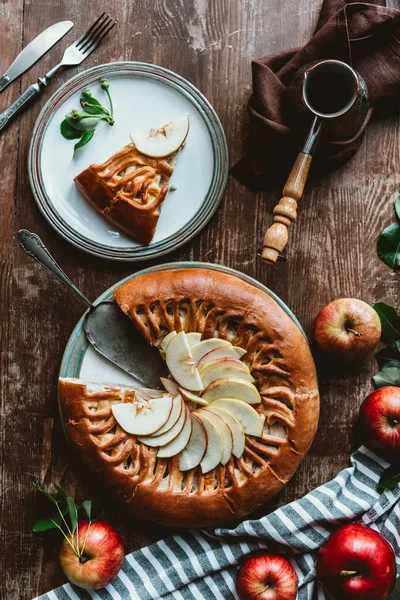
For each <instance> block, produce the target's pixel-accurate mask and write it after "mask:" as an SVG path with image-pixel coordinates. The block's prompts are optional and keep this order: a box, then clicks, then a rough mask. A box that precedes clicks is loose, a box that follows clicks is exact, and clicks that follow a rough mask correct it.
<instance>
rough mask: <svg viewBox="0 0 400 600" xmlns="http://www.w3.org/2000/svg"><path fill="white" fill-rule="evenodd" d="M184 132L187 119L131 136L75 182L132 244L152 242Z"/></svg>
mask: <svg viewBox="0 0 400 600" xmlns="http://www.w3.org/2000/svg"><path fill="white" fill-rule="evenodd" d="M188 130H189V120H188V118H187V117H182V118H181V119H177V120H176V121H173V122H172V123H169V124H167V125H165V126H164V127H162V128H160V129H151V130H150V131H148V132H137V133H135V134H132V143H131V144H128V145H127V146H125V148H123V149H122V150H121V151H120V152H117V153H116V154H113V156H111V157H110V158H109V159H108V160H106V161H105V162H104V163H101V164H93V165H90V166H89V167H88V168H87V169H85V170H84V171H82V173H80V174H79V175H77V176H76V177H75V184H76V186H77V187H78V189H79V191H80V192H81V193H82V195H83V197H84V198H86V200H88V201H89V202H90V203H91V204H92V205H93V206H94V208H95V209H96V210H97V211H98V212H100V213H101V214H102V215H103V216H104V217H105V218H106V219H108V220H109V221H111V222H112V223H113V224H114V225H116V226H117V227H118V228H119V229H122V231H124V232H125V233H127V234H128V235H129V236H130V237H133V238H134V239H135V240H138V241H139V242H142V243H144V244H148V243H150V242H151V241H152V239H153V237H154V233H155V230H156V227H157V223H158V219H159V217H160V207H161V205H162V203H163V202H164V200H165V198H166V196H167V193H168V189H169V184H168V182H169V179H170V177H171V175H172V173H173V172H174V166H175V162H176V156H177V153H178V152H179V150H180V149H181V147H182V146H183V144H184V142H185V139H186V136H187V133H188Z"/></svg>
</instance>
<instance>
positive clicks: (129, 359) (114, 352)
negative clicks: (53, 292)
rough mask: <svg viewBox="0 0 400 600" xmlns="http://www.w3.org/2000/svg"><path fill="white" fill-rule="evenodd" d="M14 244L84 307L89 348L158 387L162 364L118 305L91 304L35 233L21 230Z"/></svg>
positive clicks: (163, 372)
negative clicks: (70, 291)
mask: <svg viewBox="0 0 400 600" xmlns="http://www.w3.org/2000/svg"><path fill="white" fill-rule="evenodd" d="M18 241H19V244H20V246H21V248H22V250H23V251H24V252H26V254H28V256H31V257H32V258H34V259H35V260H37V261H38V262H39V263H40V264H41V265H42V266H43V267H45V268H46V269H48V270H49V271H50V272H51V273H52V274H53V275H55V276H56V277H57V278H58V279H59V280H60V281H62V282H63V283H65V285H67V286H68V287H69V288H70V289H71V290H72V291H73V292H75V294H76V295H77V296H79V298H80V299H81V300H82V302H84V303H85V304H86V306H87V307H88V310H87V312H86V314H85V316H84V328H85V332H86V336H87V339H88V341H89V342H90V344H91V345H92V346H93V348H94V349H95V350H97V352H99V353H100V354H102V355H103V356H105V357H106V358H108V360H110V361H111V362H113V363H114V364H116V365H117V366H118V367H120V368H121V369H123V370H124V371H126V372H127V373H129V374H130V375H133V377H135V378H136V379H138V380H139V381H140V383H142V384H143V385H145V386H147V387H153V388H154V387H159V386H160V376H165V375H166V374H167V370H166V366H165V363H164V361H163V360H162V358H161V356H160V353H159V351H158V350H157V349H155V348H152V347H151V346H149V345H148V344H147V343H146V342H145V341H144V339H143V338H142V336H141V335H140V333H139V331H138V330H137V329H136V327H135V325H134V324H133V322H132V321H131V320H130V319H129V317H127V316H126V315H125V314H124V313H123V312H122V310H121V309H120V308H119V306H118V305H117V304H116V303H115V302H107V301H105V302H99V303H98V304H92V303H91V302H90V300H88V299H87V298H86V296H84V295H83V294H82V292H81V291H80V290H79V289H78V288H77V287H76V286H75V285H74V284H73V283H72V281H71V280H70V279H69V277H67V275H66V274H65V273H64V271H63V270H62V269H61V268H60V267H59V266H58V264H57V263H56V261H55V260H54V258H53V257H52V256H51V254H50V252H49V251H48V250H47V248H46V247H45V245H44V244H43V242H42V240H41V239H40V238H39V236H38V235H36V234H35V233H31V232H30V231H27V230H26V229H21V230H20V231H19V232H18Z"/></svg>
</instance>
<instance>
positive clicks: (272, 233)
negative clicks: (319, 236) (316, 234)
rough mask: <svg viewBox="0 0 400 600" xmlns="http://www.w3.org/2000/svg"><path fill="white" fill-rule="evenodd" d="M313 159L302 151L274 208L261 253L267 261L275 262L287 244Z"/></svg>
mask: <svg viewBox="0 0 400 600" xmlns="http://www.w3.org/2000/svg"><path fill="white" fill-rule="evenodd" d="M311 161H312V156H311V155H310V154H306V153H305V152H300V154H299V155H298V157H297V159H296V162H295V163H294V165H293V168H292V170H291V171H290V175H289V177H288V180H287V181H286V184H285V187H284V188H283V196H282V198H281V199H280V201H279V204H277V205H276V206H275V208H274V211H273V214H274V222H273V224H272V225H271V226H270V227H269V229H267V231H266V234H265V237H264V243H263V250H262V254H261V258H262V260H265V261H266V262H267V263H270V264H273V263H275V262H276V260H277V258H278V256H279V254H280V252H282V251H283V250H284V248H285V246H286V244H287V241H288V228H289V227H290V225H291V223H292V221H295V220H296V217H297V212H296V211H297V203H298V201H299V200H300V198H301V197H302V195H303V190H304V186H305V184H306V181H307V175H308V171H309V170H310V166H311Z"/></svg>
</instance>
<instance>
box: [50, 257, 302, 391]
mask: <svg viewBox="0 0 400 600" xmlns="http://www.w3.org/2000/svg"><path fill="white" fill-rule="evenodd" d="M191 268H203V269H210V270H212V271H219V272H221V273H228V274H231V275H235V276H236V277H239V278H240V279H242V280H243V281H246V282H247V283H250V284H251V285H254V286H255V287H257V288H258V289H260V290H262V291H263V292H266V293H267V294H268V295H269V296H271V297H272V298H273V299H274V300H275V301H276V302H277V303H278V304H279V306H280V307H281V308H282V309H283V310H284V311H285V313H286V314H287V315H289V317H290V318H291V319H292V321H293V322H294V323H295V324H296V326H297V327H298V328H299V329H300V331H301V332H302V334H303V335H304V337H306V334H305V333H304V330H303V328H302V327H301V325H300V323H299V322H298V320H297V319H296V317H295V316H294V314H293V313H292V311H291V310H290V309H289V308H288V307H287V306H286V304H284V302H282V300H281V299H280V298H278V296H276V295H275V294H274V293H273V292H271V290H269V289H268V288H266V287H265V286H264V285H262V284H261V283H259V282H258V281H256V280H255V279H252V278H251V277H249V276H248V275H244V274H243V273H240V272H239V271H235V270H234V269H229V268H228V267H224V266H221V265H214V264H209V263H201V262H177V263H168V264H164V265H159V266H157V267H150V268H149V269H144V270H143V271H139V272H138V273H135V275H130V276H129V277H127V278H126V279H123V280H122V281H119V282H118V283H116V284H115V285H113V286H112V287H110V288H109V289H108V290H107V291H106V292H104V293H103V294H102V295H101V296H99V298H97V300H96V301H95V302H94V304H97V303H98V302H102V301H103V300H112V299H113V290H115V289H116V288H117V287H118V286H119V285H121V284H122V283H124V282H125V281H128V280H129V279H134V278H135V277H139V276H140V275H143V274H145V273H156V272H157V271H172V270H176V269H191ZM83 321H84V315H83V316H82V318H81V319H80V320H79V321H78V323H77V325H76V327H75V329H74V330H73V332H72V334H71V337H70V339H69V340H68V343H67V346H66V348H65V352H64V356H63V359H62V363H61V368H60V377H77V378H81V379H83V380H85V381H95V382H99V383H122V384H127V385H129V384H132V383H133V382H134V383H135V384H136V385H137V384H138V383H139V382H138V381H136V380H135V379H134V378H133V377H132V376H131V375H128V373H126V372H125V371H123V370H121V369H119V368H118V367H116V366H115V365H114V364H113V363H111V362H110V361H108V360H107V359H106V358H104V357H103V356H102V355H101V354H98V353H97V352H96V351H95V350H94V349H93V348H92V346H90V344H89V342H88V341H87V339H86V334H85V329H84V325H83ZM306 339H307V338H306Z"/></svg>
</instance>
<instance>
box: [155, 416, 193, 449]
mask: <svg viewBox="0 0 400 600" xmlns="http://www.w3.org/2000/svg"><path fill="white" fill-rule="evenodd" d="M185 411H186V419H185V423H184V425H183V427H182V430H181V431H180V432H179V433H178V435H177V436H176V437H175V438H174V439H173V440H172V441H171V442H169V444H166V445H165V446H162V447H161V448H160V449H159V451H158V452H157V456H158V457H160V458H170V457H171V456H175V455H176V454H179V453H180V452H182V450H183V449H184V448H186V446H187V443H188V441H189V439H190V436H191V433H192V414H191V412H190V411H189V409H188V408H187V407H185Z"/></svg>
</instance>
